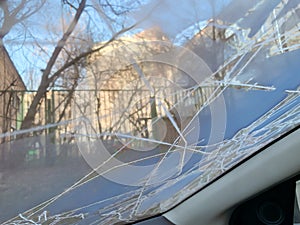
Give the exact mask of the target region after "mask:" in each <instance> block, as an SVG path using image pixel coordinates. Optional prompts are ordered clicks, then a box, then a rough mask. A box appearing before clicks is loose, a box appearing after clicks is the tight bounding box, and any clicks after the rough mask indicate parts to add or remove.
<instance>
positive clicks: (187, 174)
mask: <svg viewBox="0 0 300 225" xmlns="http://www.w3.org/2000/svg"><path fill="white" fill-rule="evenodd" d="M299 10H300V2H299V1H298V0H283V1H280V0H276V1H275V0H255V1H240V0H231V1H230V0H201V1H194V0H188V1H182V6H181V7H178V5H177V4H175V3H174V1H171V0H163V1H152V2H150V3H147V4H145V5H144V6H142V7H141V8H140V9H139V11H137V12H135V13H134V14H132V15H131V16H132V18H134V19H135V20H136V21H141V22H140V23H138V24H137V27H138V29H143V30H147V29H150V28H152V27H153V26H155V29H154V30H157V29H158V30H159V32H160V34H162V35H161V36H160V38H161V37H163V39H159V40H157V39H156V38H157V36H156V37H154V39H153V38H152V39H151V40H145V39H144V38H137V41H132V40H131V39H130V38H128V37H123V39H122V37H121V38H120V39H117V40H116V41H117V42H115V43H113V45H114V47H112V48H111V49H108V50H105V51H103V52H102V53H101V54H99V55H92V56H90V58H89V59H88V67H87V69H86V70H87V73H86V74H85V76H84V77H83V78H82V81H81V83H80V85H79V86H78V87H77V89H76V90H75V98H74V103H73V104H72V107H71V109H72V110H70V111H71V112H72V115H73V116H72V118H71V119H65V120H61V121H59V122H57V123H52V122H51V116H50V117H49V118H50V120H48V121H50V122H49V123H48V124H46V125H41V126H36V127H33V128H30V129H27V130H16V131H12V132H9V133H2V134H0V138H1V139H3V140H5V141H4V142H2V143H1V144H0V150H1V152H2V153H1V154H2V156H3V159H4V160H3V161H2V162H3V163H4V164H6V165H5V166H3V169H2V168H1V170H0V191H1V192H0V208H1V212H0V218H1V220H0V222H2V223H3V224H6V225H13V224H24V225H25V224H51V225H54V224H126V223H130V222H134V221H138V220H140V219H144V218H147V217H150V216H153V215H157V214H160V213H163V212H166V211H167V210H169V209H170V208H172V207H174V206H175V205H177V204H179V203H180V202H182V201H183V200H185V199H186V198H188V197H189V196H191V195H192V194H194V193H195V192H197V191H199V190H201V189H202V188H203V187H205V186H206V185H208V184H209V183H211V182H213V181H214V180H216V179H217V178H218V177H219V176H221V175H222V174H224V173H225V172H226V171H228V170H230V169H231V168H233V167H234V166H236V165H237V164H238V163H239V162H241V161H242V160H244V159H247V158H248V157H250V156H251V155H252V154H254V153H255V152H257V151H259V150H260V149H261V148H262V147H264V146H266V145H267V144H268V143H271V142H272V141H274V140H276V139H277V138H279V137H280V136H282V135H283V134H285V133H286V132H288V131H290V130H292V129H293V128H296V127H297V126H299V124H300V76H299V71H300V64H299V59H300V41H299V40H300V29H299V25H300V19H299V16H300V15H299V12H300V11H299ZM137 36H138V35H137ZM158 36H159V35H158ZM162 40H163V41H162ZM118 41H119V42H118ZM97 47H98V46H97V45H95V46H94V48H95V49H96V48H97ZM95 54H96V53H95ZM116 56H117V58H115V59H116V60H114V61H113V62H110V61H109V60H111V58H113V57H116ZM116 83H118V85H119V86H118V90H116ZM50 94H51V93H50ZM104 103H106V105H105V104H104ZM45 105H47V104H46V103H45ZM21 161H22V162H24V161H25V167H22V168H23V169H21V170H20V169H17V168H18V164H21ZM45 162H46V165H44V163H45ZM15 164H17V165H15ZM41 164H42V166H41ZM11 168H14V169H11ZM2 209H3V210H2Z"/></svg>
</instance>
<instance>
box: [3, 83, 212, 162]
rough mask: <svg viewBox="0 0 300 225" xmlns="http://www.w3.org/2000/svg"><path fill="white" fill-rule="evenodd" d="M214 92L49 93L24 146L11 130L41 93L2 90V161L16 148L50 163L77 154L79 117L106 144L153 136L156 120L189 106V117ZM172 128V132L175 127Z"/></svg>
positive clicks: (206, 89) (27, 156)
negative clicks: (122, 136) (119, 138)
mask: <svg viewBox="0 0 300 225" xmlns="http://www.w3.org/2000/svg"><path fill="white" fill-rule="evenodd" d="M214 92H215V89H214V88H213V87H201V88H200V87H199V88H196V89H191V90H174V89H166V88H161V89H157V90H156V91H155V93H154V94H153V92H150V91H149V90H118V89H115V90H112V89H106V90H76V91H75V92H70V91H67V90H52V91H48V92H47V93H46V94H45V96H44V97H43V99H42V101H41V102H40V104H39V106H38V111H37V113H36V115H35V119H34V127H37V128H35V129H32V130H29V131H27V138H29V139H28V141H27V142H25V143H26V147H24V144H23V145H22V144H18V142H20V141H19V140H17V135H10V133H12V132H14V131H18V130H19V129H20V127H21V123H22V122H23V120H24V117H25V115H26V113H27V111H28V109H29V106H30V104H31V102H32V100H33V98H34V96H35V93H36V92H34V91H12V90H6V91H0V107H1V110H0V118H1V119H0V127H1V128H0V129H1V130H0V131H1V132H0V134H1V133H2V136H1V138H0V140H1V143H2V144H1V145H0V147H1V149H0V159H1V160H2V161H3V160H4V161H7V158H8V157H11V156H12V155H13V157H17V156H16V155H15V152H13V151H12V149H14V151H18V152H23V153H22V157H21V158H22V160H23V161H24V159H25V160H27V161H28V160H31V159H34V158H41V157H43V158H48V159H47V162H51V160H50V159H51V158H52V156H53V155H56V156H57V155H61V156H66V155H74V156H77V155H78V151H77V148H76V144H75V141H74V140H75V139H74V137H75V136H76V134H77V135H78V134H80V133H81V132H83V131H82V130H80V129H81V128H80V126H81V125H80V121H81V120H80V118H84V119H85V121H88V123H89V128H88V129H89V131H84V132H89V133H94V134H97V135H98V137H99V138H101V139H103V140H105V141H107V142H109V141H113V139H114V138H115V137H114V136H113V135H112V134H113V133H124V134H130V135H139V136H141V137H145V138H148V137H149V136H151V132H153V129H152V127H153V121H154V120H156V119H157V118H167V117H168V116H167V115H166V112H170V113H171V114H172V116H174V117H176V113H177V114H178V112H176V110H177V109H178V108H182V107H183V108H184V109H185V110H184V113H185V114H184V115H183V116H184V117H185V118H189V117H190V116H193V114H195V113H196V111H197V110H199V108H200V107H201V106H202V105H203V104H204V103H205V102H206V101H208V99H209V98H211V97H212V96H213V95H214ZM181 114H182V113H181ZM181 116H182V115H181ZM169 125H170V123H169ZM168 129H169V130H170V135H171V133H172V132H171V129H172V126H171V125H170V127H168ZM3 133H7V135H3ZM21 142H23V141H21ZM16 146H17V147H16ZM20 148H21V149H22V150H21V149H20ZM51 152H52V153H51ZM53 152H54V153H53ZM13 161H16V160H15V159H14V160H13Z"/></svg>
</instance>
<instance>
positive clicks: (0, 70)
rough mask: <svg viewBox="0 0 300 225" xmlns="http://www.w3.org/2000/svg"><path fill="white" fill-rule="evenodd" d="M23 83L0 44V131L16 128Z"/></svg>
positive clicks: (23, 87) (23, 89) (23, 88)
mask: <svg viewBox="0 0 300 225" xmlns="http://www.w3.org/2000/svg"><path fill="white" fill-rule="evenodd" d="M25 90H26V87H25V84H24V82H23V80H22V78H21V77H20V75H19V73H18V71H17V69H16V68H15V66H14V64H13V62H12V60H11V58H10V57H9V54H8V52H7V51H6V49H5V47H4V46H3V45H0V133H5V132H10V131H13V130H15V129H17V126H18V116H19V115H18V112H19V110H20V100H21V99H20V98H21V96H20V93H21V92H18V93H17V92H16V91H25Z"/></svg>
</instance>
